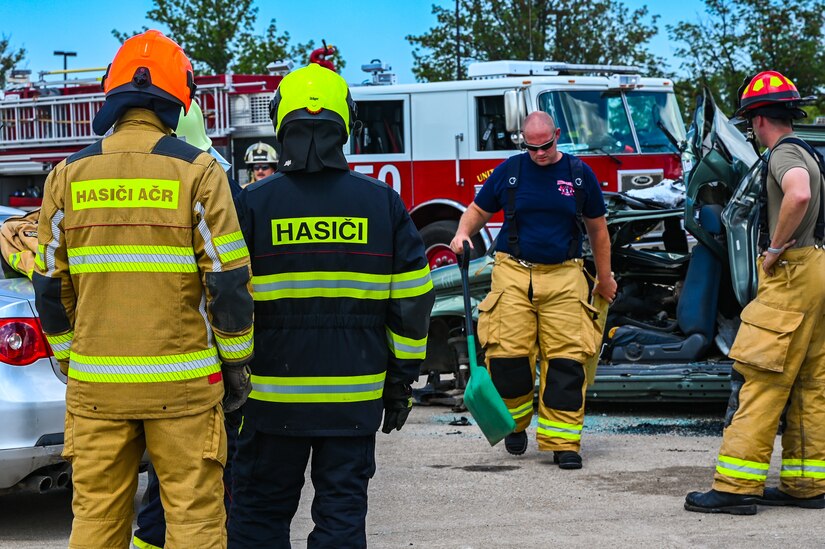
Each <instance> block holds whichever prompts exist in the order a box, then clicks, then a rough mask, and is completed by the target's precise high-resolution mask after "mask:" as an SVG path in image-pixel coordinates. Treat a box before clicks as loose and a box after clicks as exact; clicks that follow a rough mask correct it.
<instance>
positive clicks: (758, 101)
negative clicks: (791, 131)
mask: <svg viewBox="0 0 825 549" xmlns="http://www.w3.org/2000/svg"><path fill="white" fill-rule="evenodd" d="M743 87H744V90H743V88H740V93H741V97H740V99H739V109H738V110H737V111H736V113H734V116H739V117H748V113H751V114H756V113H754V112H753V111H755V110H757V109H760V108H762V107H779V108H784V109H786V110H787V111H788V112H789V114H790V117H791V118H803V117H804V116H806V114H805V111H803V110H802V109H800V108H799V106H800V105H801V104H803V103H804V102H806V101H808V100H810V99H813V98H812V97H806V98H804V99H803V98H802V97H801V96H800V95H799V91H797V89H796V86H794V84H793V82H791V81H790V80H789V79H788V78H787V77H785V76H784V75H782V73H779V72H776V71H764V72H760V73H759V74H757V75H756V76H754V77H753V78H751V80H750V82H749V83H748V84H747V85H746V86H743ZM775 112H777V111H775ZM778 112H782V111H778Z"/></svg>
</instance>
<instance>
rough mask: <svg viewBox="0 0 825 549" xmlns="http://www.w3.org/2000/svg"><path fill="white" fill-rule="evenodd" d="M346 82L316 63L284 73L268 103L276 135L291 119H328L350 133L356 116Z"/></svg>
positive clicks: (278, 134) (277, 135) (279, 136)
mask: <svg viewBox="0 0 825 549" xmlns="http://www.w3.org/2000/svg"><path fill="white" fill-rule="evenodd" d="M357 112H358V111H357V110H356V107H355V102H354V101H353V100H352V96H351V95H350V93H349V87H348V86H347V82H346V81H345V80H344V79H343V78H341V76H340V75H339V74H338V73H336V72H334V71H331V70H329V69H327V68H324V67H322V66H320V65H318V64H317V63H310V64H309V65H307V66H306V67H303V68H300V69H298V70H296V71H293V72H291V73H289V74H287V75H286V76H284V78H283V80H281V83H280V84H279V85H278V89H277V90H276V91H275V97H274V98H273V99H272V101H271V102H270V104H269V117H270V118H271V119H272V125H273V126H274V127H275V136H276V137H277V138H278V139H280V138H281V135H280V133H281V128H283V126H284V124H285V123H287V122H291V121H293V120H330V121H332V122H337V123H339V124H341V125H342V126H343V127H344V129H345V130H346V132H347V135H349V133H350V130H351V129H352V124H353V123H354V122H355V117H356V115H357Z"/></svg>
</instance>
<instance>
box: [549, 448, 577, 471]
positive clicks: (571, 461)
mask: <svg viewBox="0 0 825 549" xmlns="http://www.w3.org/2000/svg"><path fill="white" fill-rule="evenodd" d="M553 463H556V464H558V466H559V469H581V468H582V457H581V456H580V455H579V453H578V452H574V451H573V450H565V451H562V452H553Z"/></svg>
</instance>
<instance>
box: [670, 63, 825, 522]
mask: <svg viewBox="0 0 825 549" xmlns="http://www.w3.org/2000/svg"><path fill="white" fill-rule="evenodd" d="M808 99H810V98H805V99H802V98H801V97H800V95H799V92H798V91H797V89H796V86H794V85H793V83H792V82H791V81H790V80H788V78H786V77H785V76H784V75H782V74H780V73H778V72H775V71H765V72H762V73H759V74H757V75H756V76H755V77H754V78H752V79H750V81H748V82H747V85H746V86H745V87H744V89H743V90H742V93H741V101H740V107H739V110H738V111H737V112H736V114H737V115H738V116H740V117H741V118H742V119H744V120H747V121H748V123H749V126H750V127H751V128H752V132H753V134H754V137H755V138H756V140H757V141H758V142H759V144H761V145H762V146H764V147H767V148H768V149H769V150H770V156H769V159H768V165H767V169H766V170H765V171H764V172H763V181H762V184H763V187H764V190H763V196H765V195H766V196H767V216H766V220H767V232H768V234H767V237H768V238H767V239H766V243H767V246H765V249H764V250H763V251H762V254H761V256H760V263H761V265H760V266H759V285H758V292H757V295H756V298H755V299H754V300H753V301H752V302H751V303H749V304H748V305H747V306H746V307H745V308H744V309H743V310H742V314H741V318H742V324H741V326H740V328H739V332H738V333H737V335H736V341H735V342H734V344H733V347H731V350H730V353H729V355H730V357H731V358H733V359H734V360H735V363H734V365H733V371H732V372H731V382H732V383H731V385H732V393H731V398H730V402H729V404H728V413H727V415H726V417H725V431H724V436H723V438H722V447H721V448H720V450H719V456H718V460H717V462H716V474H715V476H714V483H713V489H712V490H710V491H708V492H704V493H702V492H691V493H690V494H688V495H687V498H686V500H685V508H686V509H687V510H689V511H699V512H704V513H730V514H735V515H752V514H754V513H756V510H757V505H786V506H794V507H802V508H806V509H823V508H825V495H824V494H825V385H823V380H825V322H823V315H825V249H823V247H822V243H823V238H825V210H823V207H825V204H823V199H825V196H823V174H822V158H821V157H820V156H819V155H818V153H817V152H816V151H815V150H814V149H813V148H812V147H811V146H810V145H808V144H807V143H805V142H804V141H802V140H801V139H799V138H798V137H796V136H795V135H794V133H793V120H795V119H799V118H802V117H804V116H805V111H803V110H802V109H801V108H800V105H802V104H803V103H804V102H805V101H807V100H808ZM763 208H764V207H763ZM763 228H764V227H763ZM784 409H786V410H787V412H786V413H787V416H786V427H785V429H784V432H783V434H782V469H781V471H780V474H779V478H780V485H779V487H770V488H765V480H766V478H767V476H768V469H769V468H770V461H771V452H772V450H773V442H774V437H775V436H776V431H777V427H778V425H779V422H780V416H781V415H782V413H783V410H784Z"/></svg>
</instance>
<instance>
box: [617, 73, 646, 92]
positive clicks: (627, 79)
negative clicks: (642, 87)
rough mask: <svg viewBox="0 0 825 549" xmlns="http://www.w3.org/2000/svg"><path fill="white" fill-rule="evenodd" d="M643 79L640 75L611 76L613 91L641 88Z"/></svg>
mask: <svg viewBox="0 0 825 549" xmlns="http://www.w3.org/2000/svg"><path fill="white" fill-rule="evenodd" d="M641 80H642V78H641V77H640V76H639V75H638V74H614V75H612V76H610V89H611V90H628V89H633V88H636V87H638V86H639V84H640V83H641Z"/></svg>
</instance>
